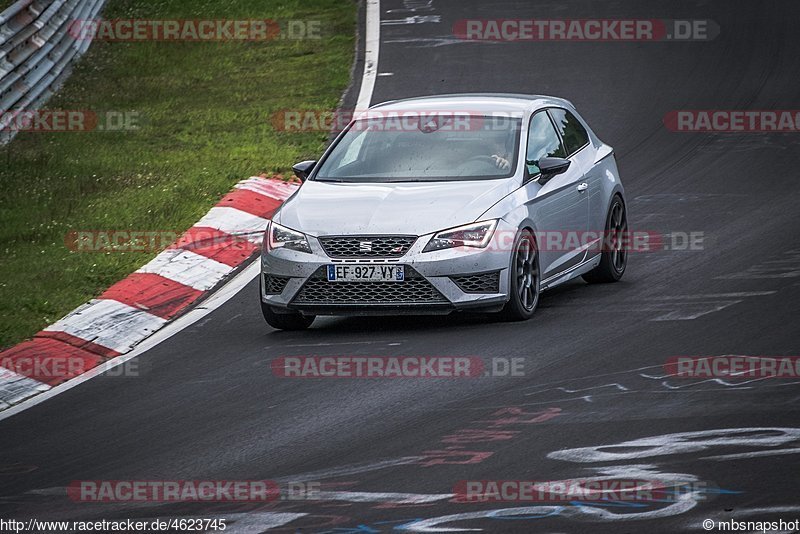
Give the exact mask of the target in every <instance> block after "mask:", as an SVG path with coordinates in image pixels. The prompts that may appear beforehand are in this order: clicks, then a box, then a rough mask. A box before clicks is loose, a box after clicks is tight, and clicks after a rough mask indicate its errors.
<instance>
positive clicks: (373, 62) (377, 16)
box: [356, 0, 381, 111]
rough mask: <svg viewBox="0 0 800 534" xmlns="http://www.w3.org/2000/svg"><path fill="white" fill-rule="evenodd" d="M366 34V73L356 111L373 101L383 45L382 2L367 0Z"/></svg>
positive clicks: (363, 77)
mask: <svg viewBox="0 0 800 534" xmlns="http://www.w3.org/2000/svg"><path fill="white" fill-rule="evenodd" d="M366 26H367V28H366V35H365V37H364V73H363V75H362V76H361V90H360V91H359V92H358V101H357V102H356V111H365V110H367V109H368V108H369V105H370V102H372V91H373V90H374V89H375V79H376V77H377V73H378V57H379V55H380V47H381V2H380V0H367V21H366Z"/></svg>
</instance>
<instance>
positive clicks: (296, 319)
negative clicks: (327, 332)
mask: <svg viewBox="0 0 800 534" xmlns="http://www.w3.org/2000/svg"><path fill="white" fill-rule="evenodd" d="M259 286H260V284H259ZM258 300H259V301H260V302H261V314H262V315H263V316H264V320H265V321H267V324H268V325H270V326H271V327H272V328H277V329H278V330H305V329H306V328H308V327H309V326H311V323H313V322H314V319H316V316H315V315H303V314H301V313H297V312H289V313H276V312H275V310H273V309H272V307H271V306H269V305H268V304H265V303H264V301H263V300H261V289H260V287H259V295H258Z"/></svg>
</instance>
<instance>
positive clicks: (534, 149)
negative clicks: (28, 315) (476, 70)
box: [259, 94, 627, 330]
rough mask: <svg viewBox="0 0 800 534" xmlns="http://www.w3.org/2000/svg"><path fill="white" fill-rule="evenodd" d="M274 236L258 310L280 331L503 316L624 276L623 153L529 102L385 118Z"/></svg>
mask: <svg viewBox="0 0 800 534" xmlns="http://www.w3.org/2000/svg"><path fill="white" fill-rule="evenodd" d="M294 172H295V174H296V175H297V176H298V177H300V179H301V180H302V184H301V186H300V187H299V188H298V190H297V192H296V193H295V194H294V195H293V196H291V197H290V198H289V199H288V200H287V201H286V202H285V203H284V204H283V205H282V206H281V208H280V209H279V210H278V211H277V212H276V213H275V215H274V217H273V219H272V221H271V222H270V224H269V226H268V228H267V229H266V233H265V235H264V245H263V253H262V255H261V277H260V283H259V286H260V301H261V307H262V311H263V313H264V318H265V319H266V321H267V323H269V325H270V326H272V327H274V328H279V329H284V330H296V329H303V328H307V327H308V326H310V325H311V323H312V322H313V321H314V318H315V317H316V316H317V315H371V314H377V315H396V314H400V313H408V314H430V313H450V312H453V311H456V310H468V309H469V310H481V311H491V312H500V313H502V314H503V315H504V316H505V317H507V318H508V319H510V320H523V319H528V318H529V317H530V316H531V315H532V314H533V312H534V310H535V309H536V305H537V302H538V300H539V295H540V292H541V291H543V290H546V289H548V288H552V287H554V286H556V285H558V284H561V283H564V282H566V281H568V280H570V279H573V278H575V277H578V276H582V277H583V278H584V279H585V280H586V281H587V282H614V281H617V280H619V279H620V277H621V276H622V275H623V273H624V272H625V266H626V262H627V253H626V248H627V247H625V246H623V243H624V242H625V239H623V236H624V234H625V233H626V232H627V218H626V209H625V195H624V191H623V188H622V184H621V183H620V178H619V173H618V170H617V164H616V160H615V157H614V152H613V149H612V148H611V147H610V146H608V145H606V144H605V143H603V142H602V141H601V140H600V139H598V138H597V136H596V135H595V134H594V132H593V131H592V129H591V128H590V127H589V125H588V124H587V123H586V121H584V120H583V118H581V116H580V115H579V114H578V112H577V111H576V110H575V108H574V107H573V106H572V104H571V103H570V102H568V101H566V100H563V99H561V98H554V97H549V96H535V95H517V94H460V95H441V96H431V97H423V98H412V99H407V100H400V101H392V102H387V103H383V104H378V105H376V106H373V107H371V108H370V109H369V110H367V111H364V112H362V113H360V114H358V115H357V116H355V118H354V119H353V120H352V121H351V122H350V123H349V124H348V125H347V127H346V128H344V129H343V131H342V132H341V133H340V134H339V135H338V136H337V137H336V139H335V140H334V141H333V143H331V145H330V146H329V147H328V149H327V150H326V151H325V153H324V154H323V155H322V157H321V158H320V159H319V161H304V162H302V163H298V164H297V165H295V166H294Z"/></svg>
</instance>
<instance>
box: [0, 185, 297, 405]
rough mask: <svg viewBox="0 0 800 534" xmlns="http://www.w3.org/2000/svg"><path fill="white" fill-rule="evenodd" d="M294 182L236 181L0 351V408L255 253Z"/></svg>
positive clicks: (130, 344) (56, 379) (125, 342)
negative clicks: (156, 250) (147, 254)
mask: <svg viewBox="0 0 800 534" xmlns="http://www.w3.org/2000/svg"><path fill="white" fill-rule="evenodd" d="M297 187H298V184H296V183H289V182H284V181H283V180H279V179H275V178H272V179H265V178H259V177H253V178H248V179H247V180H244V181H242V182H239V183H238V184H236V186H235V187H234V189H233V191H231V192H230V193H228V194H227V195H225V196H224V197H223V198H222V200H220V201H219V203H217V205H216V206H214V207H213V208H211V210H210V211H209V212H208V213H207V214H206V215H205V216H204V217H203V218H202V219H200V220H199V221H198V222H197V223H196V224H195V225H194V226H193V227H192V228H190V229H189V230H187V231H186V232H185V233H184V234H183V235H182V236H181V237H180V238H179V239H178V240H177V241H176V242H175V243H173V244H172V245H171V246H170V247H169V248H167V249H166V250H164V251H162V252H161V253H160V254H158V256H156V257H155V258H154V259H153V260H152V261H150V262H149V263H148V264H146V265H144V266H143V267H142V268H140V269H139V270H138V271H136V272H135V273H133V274H131V275H130V276H128V277H127V278H125V279H124V280H122V281H120V282H117V283H116V284H114V285H113V286H111V287H110V288H108V290H106V291H105V292H104V293H103V294H102V295H100V296H99V297H97V298H96V299H93V300H91V301H89V302H87V303H86V304H84V305H83V306H80V307H79V308H77V309H75V310H73V311H72V312H71V313H70V314H68V315H67V316H66V317H64V318H63V319H61V320H60V321H58V322H56V323H54V324H52V325H50V326H48V327H47V328H45V329H44V330H42V331H41V332H39V333H38V334H36V335H35V336H34V337H33V338H32V339H30V340H28V341H24V342H22V343H20V344H19V345H16V346H15V347H12V348H10V349H8V350H6V351H3V352H0V410H4V409H7V408H9V407H11V406H13V405H15V404H18V403H20V402H22V401H24V400H26V399H29V398H31V397H33V396H35V395H38V394H39V393H42V392H44V391H47V390H49V389H51V388H53V387H55V386H57V385H59V384H61V383H63V382H66V381H68V380H71V379H74V378H76V377H78V376H80V375H81V374H84V373H86V372H87V371H89V370H90V369H92V368H94V367H96V366H98V365H100V364H102V363H105V362H108V361H110V360H113V359H114V358H117V357H119V356H121V355H123V354H126V353H128V352H130V351H132V350H133V348H134V347H135V346H136V345H138V344H139V343H140V342H142V341H143V340H145V339H147V338H148V337H150V336H151V335H152V334H153V333H154V332H156V331H157V330H159V329H160V328H162V327H163V326H164V325H166V324H168V323H169V322H170V321H172V320H174V319H176V318H177V317H178V316H180V315H181V314H182V313H183V312H185V311H187V310H188V309H189V308H190V307H191V306H192V305H193V304H194V303H196V302H197V301H198V300H200V299H201V298H204V297H206V296H208V294H209V293H211V292H212V290H213V289H214V288H216V287H218V286H220V284H221V283H222V282H223V281H225V280H226V279H228V278H229V277H230V275H232V274H233V273H234V272H235V271H237V270H238V268H239V267H241V266H242V265H243V264H245V263H246V262H247V261H248V260H249V259H250V258H252V257H253V256H254V255H256V254H257V253H258V250H259V248H260V244H261V239H262V237H263V233H264V230H265V229H266V227H267V223H268V222H269V219H270V217H272V214H273V213H275V210H277V209H278V207H279V206H280V205H281V204H282V203H283V201H284V200H286V199H287V198H288V197H289V196H290V195H291V194H292V193H294V192H295V191H296V190H297Z"/></svg>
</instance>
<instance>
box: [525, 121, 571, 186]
mask: <svg viewBox="0 0 800 534" xmlns="http://www.w3.org/2000/svg"><path fill="white" fill-rule="evenodd" d="M546 157H556V158H565V157H567V156H566V155H565V153H564V147H563V146H561V140H560V139H559V138H558V134H556V131H555V129H554V128H553V123H552V122H551V121H550V117H548V116H547V112H546V111H540V112H538V113H536V114H535V115H534V116H533V117H531V123H530V126H528V150H527V152H526V153H525V163H526V164H527V166H528V172H529V173H530V175H531V176H535V175H537V174H539V160H540V159H542V158H546Z"/></svg>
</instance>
